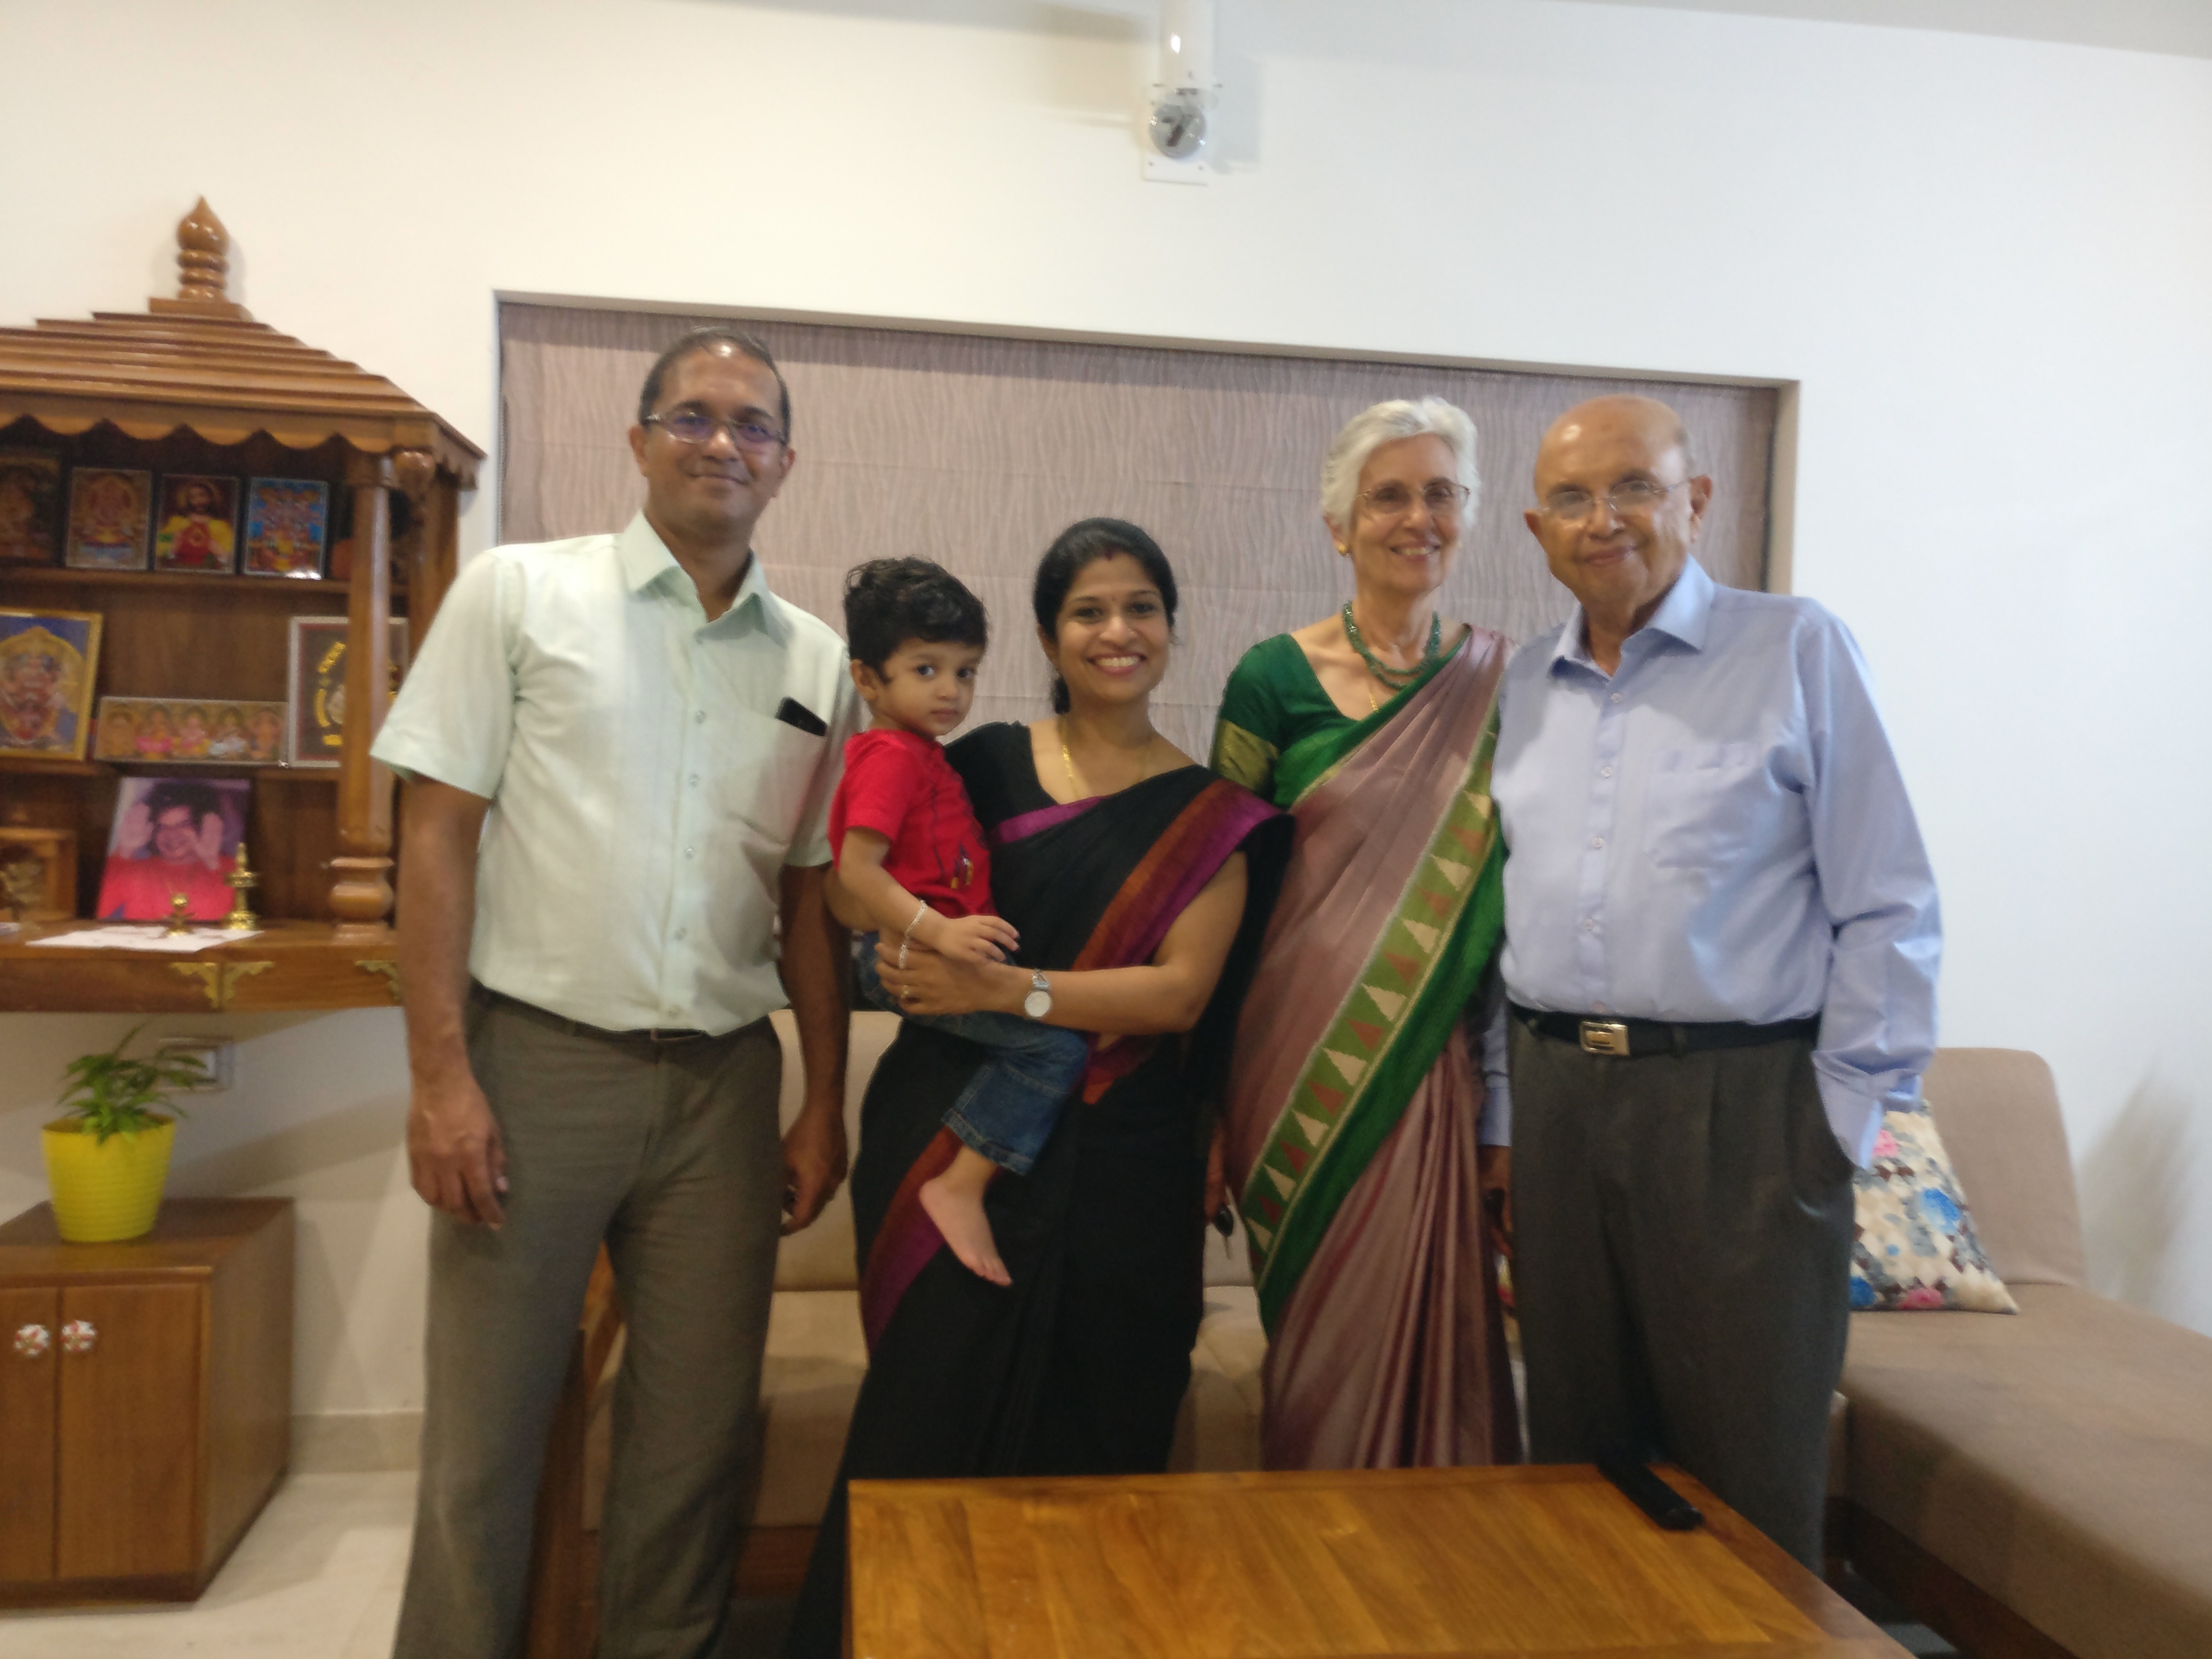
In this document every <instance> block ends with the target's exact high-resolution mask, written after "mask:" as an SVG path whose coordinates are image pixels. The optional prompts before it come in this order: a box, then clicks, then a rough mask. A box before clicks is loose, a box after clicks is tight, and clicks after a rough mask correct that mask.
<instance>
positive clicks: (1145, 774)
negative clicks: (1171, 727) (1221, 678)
mask: <svg viewBox="0 0 2212 1659" xmlns="http://www.w3.org/2000/svg"><path fill="white" fill-rule="evenodd" d="M1367 695H1368V697H1369V700H1370V701H1372V700H1373V698H1374V695H1375V694H1374V693H1373V692H1371V691H1370V692H1369V693H1368V694H1367ZM1052 726H1053V730H1054V731H1055V732H1058V733H1059V734H1060V764H1061V765H1062V766H1064V767H1066V769H1067V787H1069V788H1070V789H1073V791H1075V798H1076V799H1078V800H1082V799H1085V795H1084V793H1083V785H1082V784H1081V783H1080V782H1079V781H1077V779H1076V775H1075V758H1074V757H1073V756H1072V755H1070V754H1069V753H1068V752H1067V716H1066V715H1065V714H1055V715H1054V716H1053V720H1052ZM1159 740H1160V734H1159V733H1158V732H1153V733H1152V742H1150V743H1148V744H1146V745H1145V769H1144V770H1143V771H1141V772H1139V773H1138V774H1137V781H1136V783H1132V784H1130V785H1129V786H1128V787H1130V788H1132V789H1134V788H1135V787H1137V784H1138V783H1142V782H1143V781H1145V780H1146V778H1149V777H1150V776H1152V750H1153V749H1154V748H1155V747H1157V746H1158V743H1159Z"/></svg>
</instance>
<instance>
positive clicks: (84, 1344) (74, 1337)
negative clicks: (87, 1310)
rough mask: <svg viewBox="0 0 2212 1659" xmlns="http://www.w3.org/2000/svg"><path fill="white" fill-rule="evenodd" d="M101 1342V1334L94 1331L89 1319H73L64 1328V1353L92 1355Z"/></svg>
mask: <svg viewBox="0 0 2212 1659" xmlns="http://www.w3.org/2000/svg"><path fill="white" fill-rule="evenodd" d="M99 1340H100V1333H99V1332H98V1331H96V1330H94V1329H93V1328H92V1322H91V1321H90V1320H89V1319H72V1320H70V1322H69V1323H68V1324H66V1325H64V1326H63V1327H62V1352H64V1353H90V1352H92V1350H93V1345H94V1343H96V1342H98V1341H99Z"/></svg>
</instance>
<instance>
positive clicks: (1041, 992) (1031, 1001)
mask: <svg viewBox="0 0 2212 1659" xmlns="http://www.w3.org/2000/svg"><path fill="white" fill-rule="evenodd" d="M1022 1012H1024V1013H1025V1014H1027V1015H1028V1016H1029V1017H1030V1018H1031V1019H1042V1018H1044V1017H1045V1016H1046V1015H1047V1014H1048V1013H1050V1012H1052V981H1050V980H1048V979H1047V978H1046V977H1045V976H1044V969H1042V968H1040V969H1037V970H1036V972H1035V973H1033V974H1031V975H1030V994H1028V995H1027V996H1025V997H1024V998H1023V999H1022Z"/></svg>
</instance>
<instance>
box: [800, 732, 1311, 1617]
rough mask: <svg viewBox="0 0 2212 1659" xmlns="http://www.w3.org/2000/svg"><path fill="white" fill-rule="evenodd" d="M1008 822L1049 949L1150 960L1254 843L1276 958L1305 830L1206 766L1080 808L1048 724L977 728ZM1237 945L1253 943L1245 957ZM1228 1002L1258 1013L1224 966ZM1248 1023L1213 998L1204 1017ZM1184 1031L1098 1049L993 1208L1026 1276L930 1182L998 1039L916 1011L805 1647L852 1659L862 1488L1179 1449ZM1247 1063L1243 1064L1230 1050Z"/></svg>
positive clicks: (995, 870)
mask: <svg viewBox="0 0 2212 1659" xmlns="http://www.w3.org/2000/svg"><path fill="white" fill-rule="evenodd" d="M947 758H948V759H950V760H951V761H952V763H953V764H954V766H955V767H956V769H958V770H959V771H960V773H961V775H962V777H963V781H965V782H966V783H967V785H968V789H969V796H970V798H971V799H973V800H974V802H975V807H976V812H977V816H978V817H979V818H981V821H982V822H983V823H985V824H987V825H988V826H991V830H990V833H991V835H992V837H993V842H994V845H993V851H992V878H993V889H994V899H995V901H996V903H997V906H998V908H999V911H1000V915H1004V916H1006V917H1007V918H1008V919H1009V920H1010V921H1012V922H1013V923H1014V925H1015V927H1018V929H1020V931H1021V938H1022V948H1021V951H1020V952H1019V955H1018V960H1019V961H1020V962H1021V963H1023V964H1024V965H1025V966H1029V965H1034V966H1037V967H1042V968H1043V969H1047V970H1048V971H1050V970H1053V969H1064V970H1082V969H1093V968H1112V967H1121V966H1128V965H1132V964H1134V963H1142V962H1145V961H1146V960H1148V959H1149V958H1150V957H1152V954H1153V952H1154V951H1157V950H1158V946H1159V943H1160V940H1161V939H1162V938H1164V935H1165V934H1166V933H1167V930H1168V928H1169V927H1170V926H1171V925H1172V924H1173V922H1174V921H1175V919H1176V917H1177V916H1178V915H1181V914H1182V909H1183V908H1184V907H1185V906H1186V905H1188V902H1190V900H1191V899H1192V898H1193V897H1194V896H1196V894H1197V893H1198V892H1199V890H1200V889H1202V888H1203V887H1204V886H1205V885H1206V882H1207V881H1209V880H1210V879H1211V878H1212V877H1213V875H1214V874H1215V873H1217V872H1218V871H1219V869H1220V868H1221V866H1222V865H1223V864H1224V863H1225V861H1226V860H1228V858H1229V857H1230V856H1231V854H1234V853H1236V852H1237V851H1239V850H1240V849H1241V850H1243V851H1245V852H1246V853H1247V854H1248V865H1249V866H1250V868H1251V870H1252V872H1253V875H1252V880H1251V885H1252V888H1253V890H1254V891H1255V900H1254V901H1252V902H1248V907H1247V915H1248V916H1249V917H1253V918H1255V920H1254V921H1253V922H1252V923H1251V924H1250V925H1249V927H1248V930H1247V933H1246V934H1245V935H1243V936H1241V937H1240V949H1241V952H1242V955H1243V958H1244V960H1245V961H1246V962H1247V963H1248V964H1249V960H1250V958H1251V957H1253V956H1254V955H1255V954H1256V951H1257V946H1258V942H1259V934H1260V919H1262V918H1264V908H1263V902H1264V901H1263V899H1261V898H1260V897H1258V896H1257V895H1259V894H1261V892H1262V891H1263V890H1265V889H1266V888H1267V887H1268V886H1270V885H1271V882H1270V881H1269V878H1268V875H1267V871H1268V869H1269V868H1273V869H1277V870H1279V867H1280V865H1281V863H1282V860H1283V859H1284V857H1285V855H1286V854H1287V851H1288V845H1289V841H1290V823H1289V820H1288V819H1287V818H1285V817H1283V815H1281V814H1280V813H1279V812H1277V811H1274V809H1273V808H1272V807H1270V806H1269V805H1267V803H1266V802H1264V801H1262V800H1260V799H1257V798H1256V797H1255V796H1254V795H1252V794H1251V793H1249V792H1248V791H1246V790H1243V789H1241V788H1239V787H1237V786H1235V785H1234V784H1231V783H1226V782H1224V781H1221V780H1220V779H1218V778H1216V777H1214V776H1213V775H1212V774H1210V773H1208V772H1206V770H1204V769H1201V768H1198V767H1186V768H1183V769H1181V770H1179V771H1176V772H1172V773H1167V774H1164V775H1161V776H1159V777H1157V778H1152V779H1148V780H1146V781H1145V782H1143V783H1140V784H1138V785H1137V786H1135V787H1133V788H1131V789H1127V790H1124V791H1123V792H1122V793H1120V794H1118V795H1110V796H1105V797H1101V798H1098V799H1093V800H1089V801H1079V802H1077V803H1074V804H1073V805H1066V806H1062V805H1055V804H1054V802H1053V801H1052V800H1051V799H1050V798H1049V797H1048V796H1047V795H1046V794H1045V793H1043V791H1042V787H1040V786H1038V784H1037V783H1036V772H1035V769H1034V766H1033V765H1032V763H1031V762H1030V748H1029V733H1028V731H1027V729H1026V728H1025V727H1022V726H986V727H984V728H983V729H982V730H981V731H979V732H975V734H973V735H972V736H971V737H969V738H964V739H963V740H962V741H961V742H960V743H958V744H953V745H952V746H951V748H950V749H949V750H947ZM1236 954H1237V953H1232V961H1233V960H1234V959H1235V957H1236ZM1216 1000H1217V1006H1230V1007H1233V1002H1234V987H1233V984H1232V982H1231V975H1230V974H1228V973H1225V975H1224V978H1223V983H1222V987H1221V990H1220V991H1219V992H1218V993H1217V999H1216ZM1209 1026H1211V1027H1212V1028H1214V1029H1225V1022H1223V1021H1221V1020H1219V1019H1218V1018H1215V1015H1214V1013H1213V1012H1212V1011H1210V1012H1209V1016H1208V1022H1207V1023H1206V1024H1205V1025H1202V1026H1201V1030H1202V1031H1203V1030H1206V1029H1208V1027H1209ZM1225 1046H1226V1044H1225V1038H1224V1042H1223V1047H1224V1048H1225ZM1196 1058H1197V1055H1196V1052H1195V1050H1193V1051H1190V1052H1187V1051H1186V1046H1185V1044H1184V1043H1183V1042H1180V1041H1178V1040H1176V1039H1174V1038H1143V1037H1139V1038H1123V1039H1121V1040H1120V1041H1117V1042H1110V1043H1107V1044H1105V1045H1103V1046H1102V1047H1099V1048H1097V1049H1096V1050H1095V1052H1094V1054H1093V1057H1092V1061H1091V1066H1090V1069H1089V1072H1088V1074H1087V1075H1086V1077H1085V1083H1084V1086H1083V1088H1082V1089H1081V1091H1079V1093H1078V1095H1077V1096H1076V1097H1075V1098H1073V1099H1072V1100H1071V1101H1069V1103H1067V1104H1066V1107H1065V1108H1064V1109H1063V1110H1062V1112H1061V1114H1060V1122H1059V1124H1058V1126H1057V1127H1055V1128H1054V1132H1053V1134H1052V1138H1051V1139H1049V1140H1048V1142H1047V1143H1046V1145H1045V1147H1044V1150H1043V1152H1041V1153H1040V1154H1039V1155H1038V1158H1037V1160H1036V1164H1035V1166H1034V1167H1033V1168H1032V1170H1031V1171H1030V1174H1029V1175H1028V1176H1024V1177H1018V1178H1017V1177H1008V1178H1005V1179H1001V1180H998V1181H994V1182H992V1183H991V1187H990V1188H989V1191H988V1194H987V1197H986V1200H985V1208H986V1210H987V1213H988V1214H989V1216H990V1220H991V1227H992V1231H993V1232H994V1236H995V1237H996V1240H997V1243H998V1246H999V1251H1000V1256H1001V1257H1002V1258H1003V1259H1004V1260H1005V1261H1006V1266H1007V1268H1008V1269H1009V1271H1010V1272H1011V1273H1012V1275H1013V1284H1012V1286H1010V1287H1006V1288H1001V1287H999V1286H996V1285H990V1284H987V1283H986V1282H985V1281H984V1280H982V1279H979V1278H977V1277H976V1276H975V1274H974V1273H969V1271H968V1270H967V1269H966V1268H965V1267H962V1266H961V1265H960V1263H959V1261H958V1260H957V1258H955V1257H954V1256H953V1255H951V1252H950V1251H948V1250H946V1249H944V1248H943V1241H942V1240H941V1239H940V1238H939V1237H937V1235H936V1231H935V1229H934V1227H933V1225H931V1224H930V1223H929V1221H928V1218H927V1216H926V1215H925V1214H924V1213H923V1212H921V1206H920V1202H919V1199H918V1197H917V1195H916V1194H917V1193H918V1190H919V1188H920V1187H921V1183H922V1182H925V1181H927V1179H928V1178H929V1177H930V1176H932V1175H933V1174H935V1173H936V1171H937V1170H939V1169H942V1168H943V1167H944V1166H945V1164H946V1163H948V1162H949V1161H950V1160H951V1156H952V1153H953V1152H954V1151H955V1150H956V1149H957V1145H958V1143H957V1140H955V1139H954V1138H953V1136H952V1135H951V1132H950V1131H949V1130H946V1129H945V1128H944V1127H942V1123H941V1119H942V1117H943V1115H944V1112H945V1108H946V1107H947V1106H949V1105H950V1104H951V1103H952V1102H953V1101H954V1100H955V1099H956V1098H957V1097H958V1095H959V1092H960V1091H961V1089H962V1088H963V1087H964V1086H965V1085H966V1083H967V1081H968V1079H969V1076H970V1074H971V1073H973V1072H974V1070H975V1066H977V1065H978V1064H980V1063H981V1060H982V1051H981V1050H980V1049H978V1048H975V1046H974V1045H973V1044H970V1043H967V1042H962V1041H960V1040H959V1039H957V1038H955V1037H950V1036H945V1035H943V1034H942V1033H939V1032H935V1031H931V1030H927V1029H926V1028H923V1027H921V1026H918V1025H915V1024H904V1025H902V1027H901V1029H900V1031H899V1034H898V1036H897V1037H896V1039H895V1040H894V1041H893V1042H892V1044H891V1047H890V1049H889V1050H888V1051H887V1052H886V1053H885V1054H884V1058H883V1060H882V1061H881V1062H880V1063H879V1064H878V1066H877V1068H876V1073H875V1076H874V1077H873V1079H871V1081H870V1083H869V1085H868V1091H867V1094H866V1097H865V1099H864V1100H863V1102H862V1104H861V1121H860V1152H859V1155H858V1157H857V1158H855V1160H854V1167H853V1177H852V1191H853V1206H854V1226H855V1229H856V1231H857V1235H858V1249H859V1255H860V1263H861V1292H860V1294H861V1308H862V1324H863V1327H864V1328H865V1329H866V1334H867V1337H868V1344H869V1365H868V1372H867V1375H866V1377H865V1378H864V1379H863V1381H862V1383H861V1388H860V1399H859V1401H858V1402H857V1404H856V1406H855V1407H854V1414H853V1420H852V1425H851V1427H850V1429H849V1430H848V1434H847V1437H846V1443H845V1453H844V1457H843V1461H842V1463H841V1465H840V1468H839V1471H838V1479H837V1485H836V1490H835V1492H834V1494H833V1496H832V1498H831V1501H830V1505H829V1511H828V1513H827V1514H826V1515H825V1516H824V1517H823V1524H822V1528H821V1530H820V1532H819V1533H818V1534H817V1541H816V1545H815V1551H814V1556H813V1559H812V1560H811V1563H810V1564H809V1567H808V1572H807V1580H806V1584H805V1589H804V1590H803V1591H802V1593H801V1595H800V1599H799V1607H798V1609H797V1611H796V1613H795V1614H794V1618H793V1626H792V1629H791V1633H790V1636H789V1638H788V1639H787V1644H786V1646H785V1649H784V1651H785V1653H786V1655H787V1656H791V1659H801V1656H807V1659H811V1656H821V1659H829V1656H831V1655H835V1654H837V1653H839V1652H840V1651H841V1650H842V1619H843V1609H844V1578H845V1524H846V1521H845V1516H846V1510H845V1488H846V1483H847V1482H848V1480H878V1479H892V1480H896V1479H902V1478H923V1477H933V1478H948V1477H955V1476H969V1475H995V1474H1137V1473H1144V1472H1146V1471H1157V1470H1158V1469H1159V1468H1164V1466H1165V1464H1166V1462H1167V1456H1168V1451H1169V1448H1170V1444H1171V1443H1172V1441H1173V1439H1174V1436H1175V1420H1176V1412H1177V1410H1178V1409H1179V1408H1180V1407H1181V1405H1182V1397H1183V1394H1184V1392H1185V1391H1186V1389H1188V1386H1189V1381H1190V1351H1191V1346H1192V1344H1193V1343H1194V1341H1195V1340H1196V1339H1197V1334H1198V1323H1199V1318H1200V1310H1201V1294H1202V1292H1201V1285H1200V1279H1201V1274H1202V1264H1203V1256H1202V1241H1203V1218H1202V1216H1201V1214H1200V1207H1201V1206H1200V1196H1201V1193H1202V1190H1203V1188H1204V1182H1205V1161H1204V1157H1203V1152H1202V1141H1201V1139H1200V1133H1199V1127H1198V1106H1197V1103H1196V1100H1195V1098H1194V1088H1193V1085H1192V1076H1193V1073H1194V1065H1195V1061H1196Z"/></svg>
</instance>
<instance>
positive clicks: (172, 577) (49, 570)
mask: <svg viewBox="0 0 2212 1659" xmlns="http://www.w3.org/2000/svg"><path fill="white" fill-rule="evenodd" d="M18 584H20V585H21V586H26V587H190V588H197V589H200V590H201V591H203V592H205V591H208V590H216V591H220V590H222V589H224V588H228V589H231V590H233V591H237V590H240V589H250V590H253V591H257V592H270V593H276V592H287V591H289V592H293V593H295V594H297V595H300V596H301V597H303V598H304V597H306V596H307V595H310V594H314V593H350V592H353V583H352V582H350V581H344V580H340V581H333V580H331V579H329V578H328V577H313V578H309V577H305V576H234V575H228V574H218V573H216V572H212V571H197V570H72V569H70V568H69V567H68V566H66V565H52V564H9V565H0V587H12V586H17V585H18ZM406 593H407V589H406V586H405V585H404V583H400V582H394V583H393V584H392V598H394V599H404V598H405V597H406Z"/></svg>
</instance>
